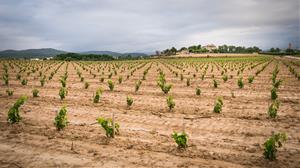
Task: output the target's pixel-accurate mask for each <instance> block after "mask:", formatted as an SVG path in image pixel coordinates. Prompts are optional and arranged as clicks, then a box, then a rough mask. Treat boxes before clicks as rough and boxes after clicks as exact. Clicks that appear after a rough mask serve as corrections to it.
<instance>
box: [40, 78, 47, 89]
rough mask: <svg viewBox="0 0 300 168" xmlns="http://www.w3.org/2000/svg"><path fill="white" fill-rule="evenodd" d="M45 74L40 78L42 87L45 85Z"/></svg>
mask: <svg viewBox="0 0 300 168" xmlns="http://www.w3.org/2000/svg"><path fill="white" fill-rule="evenodd" d="M45 81H46V76H44V77H43V78H41V79H40V83H41V86H42V87H43V86H44V85H45Z"/></svg>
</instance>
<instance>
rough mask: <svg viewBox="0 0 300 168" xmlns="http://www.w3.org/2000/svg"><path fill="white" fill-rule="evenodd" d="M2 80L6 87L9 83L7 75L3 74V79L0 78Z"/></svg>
mask: <svg viewBox="0 0 300 168" xmlns="http://www.w3.org/2000/svg"><path fill="white" fill-rule="evenodd" d="M2 79H3V80H4V84H5V85H8V83H9V78H8V74H4V75H3V77H2Z"/></svg>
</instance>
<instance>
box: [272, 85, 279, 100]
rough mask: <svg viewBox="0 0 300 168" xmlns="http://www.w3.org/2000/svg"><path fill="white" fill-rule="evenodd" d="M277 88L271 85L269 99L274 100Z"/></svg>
mask: <svg viewBox="0 0 300 168" xmlns="http://www.w3.org/2000/svg"><path fill="white" fill-rule="evenodd" d="M277 97H278V96H277V89H276V88H275V87H273V88H272V89H271V99H272V100H276V99H277Z"/></svg>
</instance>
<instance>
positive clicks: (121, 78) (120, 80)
mask: <svg viewBox="0 0 300 168" xmlns="http://www.w3.org/2000/svg"><path fill="white" fill-rule="evenodd" d="M118 81H119V84H121V83H122V81H123V77H122V76H119V79H118Z"/></svg>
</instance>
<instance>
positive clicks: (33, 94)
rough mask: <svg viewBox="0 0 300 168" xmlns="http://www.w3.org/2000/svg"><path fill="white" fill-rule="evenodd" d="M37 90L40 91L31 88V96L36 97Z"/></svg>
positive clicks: (37, 94)
mask: <svg viewBox="0 0 300 168" xmlns="http://www.w3.org/2000/svg"><path fill="white" fill-rule="evenodd" d="M39 92H40V91H39V90H38V89H33V90H32V96H33V97H38V96H39Z"/></svg>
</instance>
